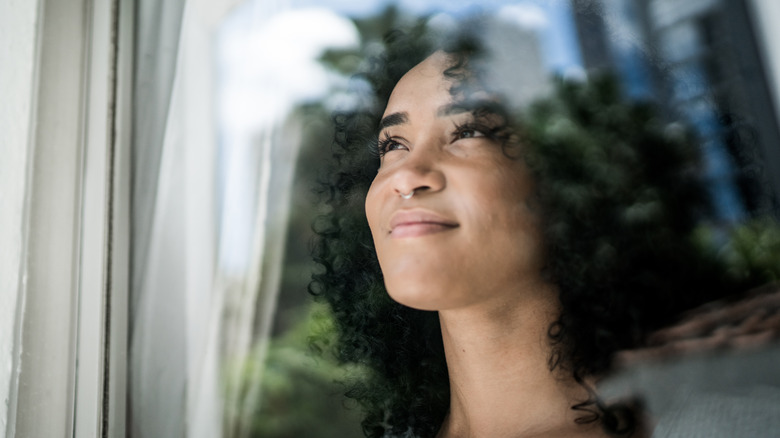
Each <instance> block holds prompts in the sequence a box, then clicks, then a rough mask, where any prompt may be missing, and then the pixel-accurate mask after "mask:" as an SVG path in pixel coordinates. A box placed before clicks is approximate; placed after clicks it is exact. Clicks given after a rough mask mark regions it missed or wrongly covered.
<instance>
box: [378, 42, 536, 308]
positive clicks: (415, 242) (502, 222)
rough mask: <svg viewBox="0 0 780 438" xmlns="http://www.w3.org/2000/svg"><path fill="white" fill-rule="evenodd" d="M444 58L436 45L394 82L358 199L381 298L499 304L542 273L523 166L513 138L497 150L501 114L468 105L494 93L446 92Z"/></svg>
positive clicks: (416, 303)
mask: <svg viewBox="0 0 780 438" xmlns="http://www.w3.org/2000/svg"><path fill="white" fill-rule="evenodd" d="M450 65H451V62H450V59H449V58H448V56H447V55H446V54H444V53H443V52H436V53H434V54H433V55H431V56H430V57H428V58H427V59H426V60H425V61H423V62H422V63H420V64H419V65H417V66H416V67H414V68H413V69H412V70H410V71H409V72H408V73H406V75H405V76H404V77H403V78H402V79H401V80H400V81H399V82H398V84H397V85H396V86H395V89H394V90H393V92H392V94H391V96H390V100H389V102H388V104H387V108H386V109H385V112H384V115H383V116H382V117H383V118H382V122H381V123H380V132H379V148H380V153H381V154H382V157H381V165H380V167H379V171H378V173H377V175H376V177H375V178H374V181H373V183H372V184H371V188H370V189H369V191H368V195H367V198H366V215H367V217H368V223H369V226H370V227H371V233H372V235H373V238H374V244H375V246H376V251H377V255H378V257H379V263H380V266H381V268H382V273H383V274H384V280H385V285H386V287H387V290H388V292H389V293H390V296H391V297H392V298H393V299H394V300H396V301H398V302H399V303H401V304H404V305H407V306H410V307H414V308H418V309H424V310H446V309H453V308H460V307H466V306H471V305H479V304H488V303H493V304H495V305H502V303H506V302H507V301H506V300H512V299H514V297H513V296H514V295H515V294H516V293H517V292H518V291H519V290H521V289H522V288H523V287H524V286H527V285H536V284H537V283H538V282H539V281H540V278H541V273H540V271H541V268H542V254H541V239H540V236H539V233H538V225H537V224H536V220H537V217H536V215H535V214H534V213H532V212H531V211H530V210H529V199H530V197H531V194H532V190H533V188H532V182H531V180H530V178H529V174H528V171H527V169H526V167H525V165H524V162H523V160H522V159H520V158H512V157H510V156H516V155H519V154H518V153H517V149H516V147H517V146H514V147H510V148H509V149H507V150H505V149H504V148H502V144H501V142H500V140H499V139H498V138H496V135H497V134H496V132H495V131H497V130H499V129H498V128H500V127H502V126H504V125H505V124H504V122H503V118H502V117H501V116H499V115H497V114H495V113H492V114H491V112H490V111H489V110H486V111H474V110H473V109H474V108H489V107H490V106H491V104H495V103H496V100H495V99H491V98H490V96H489V94H488V93H486V92H473V93H470V92H464V93H460V92H459V93H458V96H459V97H458V99H457V101H456V100H454V99H453V96H452V94H451V92H450V87H451V86H452V85H453V82H452V81H451V80H450V79H448V78H446V77H445V76H444V74H443V73H444V70H445V69H446V68H448V67H449V66H450ZM461 95H462V97H460V96H461ZM512 152H515V153H514V154H513V153H512ZM412 192H414V193H413V196H412V197H411V198H409V199H405V197H403V196H401V195H402V194H405V195H407V196H406V197H408V194H409V193H412Z"/></svg>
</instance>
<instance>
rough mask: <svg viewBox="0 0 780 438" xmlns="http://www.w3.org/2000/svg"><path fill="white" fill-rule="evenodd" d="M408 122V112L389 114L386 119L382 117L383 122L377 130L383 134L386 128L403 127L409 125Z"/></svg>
mask: <svg viewBox="0 0 780 438" xmlns="http://www.w3.org/2000/svg"><path fill="white" fill-rule="evenodd" d="M408 121H409V114H408V113H406V112H400V113H392V114H388V115H386V116H385V117H382V120H381V121H380V122H379V128H378V129H377V131H378V132H382V130H383V129H385V128H389V127H390V126H395V125H401V124H404V123H407V122H408Z"/></svg>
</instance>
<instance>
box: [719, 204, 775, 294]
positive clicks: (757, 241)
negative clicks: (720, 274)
mask: <svg viewBox="0 0 780 438" xmlns="http://www.w3.org/2000/svg"><path fill="white" fill-rule="evenodd" d="M720 255H721V257H722V258H723V261H724V262H725V264H726V266H727V271H728V274H729V275H730V276H731V277H733V278H735V279H737V280H741V281H745V280H748V279H752V280H753V281H756V282H758V283H768V282H772V281H780V224H778V223H777V221H774V220H772V219H767V218H763V219H755V220H752V221H750V222H747V223H745V224H743V225H740V226H738V227H736V228H735V229H734V230H732V231H731V233H730V238H729V241H728V243H727V244H726V245H724V246H723V248H722V249H721V254H720Z"/></svg>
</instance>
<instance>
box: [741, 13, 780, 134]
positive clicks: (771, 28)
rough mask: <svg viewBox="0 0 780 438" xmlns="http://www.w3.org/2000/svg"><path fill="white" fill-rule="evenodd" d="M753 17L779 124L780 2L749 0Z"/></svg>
mask: <svg viewBox="0 0 780 438" xmlns="http://www.w3.org/2000/svg"><path fill="white" fill-rule="evenodd" d="M748 3H749V4H752V8H751V9H752V10H753V18H754V19H755V22H756V25H757V27H758V29H756V30H757V32H756V35H758V36H759V38H758V40H759V41H758V45H759V49H761V50H762V52H763V53H762V54H763V55H764V61H765V62H766V65H765V66H764V67H765V68H766V75H767V80H768V82H769V84H768V85H769V89H770V90H771V91H772V95H773V96H772V99H773V101H774V104H775V114H776V115H777V122H778V124H780V27H778V25H777V22H778V20H780V2H778V1H777V0H749V1H748Z"/></svg>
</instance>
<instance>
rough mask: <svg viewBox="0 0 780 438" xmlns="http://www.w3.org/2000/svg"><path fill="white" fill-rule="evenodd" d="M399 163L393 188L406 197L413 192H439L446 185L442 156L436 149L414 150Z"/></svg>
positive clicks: (409, 196)
mask: <svg viewBox="0 0 780 438" xmlns="http://www.w3.org/2000/svg"><path fill="white" fill-rule="evenodd" d="M399 164H400V166H399V167H398V168H397V169H396V170H395V173H394V175H393V189H394V190H395V192H396V193H397V194H398V195H399V196H401V197H403V198H404V199H409V198H411V196H412V195H413V194H418V195H419V194H421V193H423V192H428V193H433V192H438V191H440V190H442V189H443V188H444V187H445V185H446V179H445V175H444V172H443V171H442V169H441V162H440V157H438V155H437V154H436V153H435V151H431V150H420V149H418V150H413V151H412V152H410V153H409V154H408V155H407V156H406V159H405V160H404V162H403V163H399Z"/></svg>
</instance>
